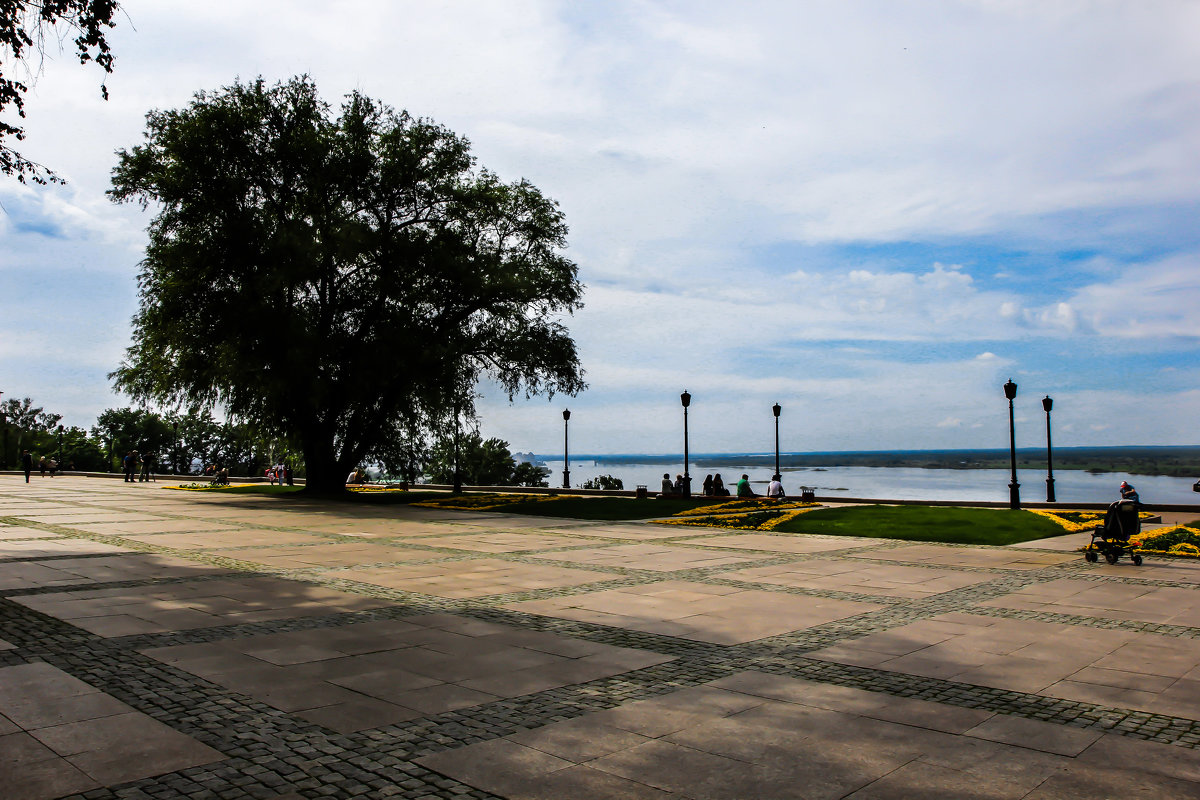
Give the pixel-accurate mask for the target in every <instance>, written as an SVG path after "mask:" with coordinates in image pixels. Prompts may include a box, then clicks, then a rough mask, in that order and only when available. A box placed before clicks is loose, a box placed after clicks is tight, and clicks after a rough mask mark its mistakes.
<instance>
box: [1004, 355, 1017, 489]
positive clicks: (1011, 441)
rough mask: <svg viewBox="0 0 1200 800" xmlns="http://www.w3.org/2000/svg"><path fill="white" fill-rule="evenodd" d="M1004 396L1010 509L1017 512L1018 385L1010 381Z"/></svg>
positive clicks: (1005, 388)
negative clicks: (1015, 414) (1015, 415)
mask: <svg viewBox="0 0 1200 800" xmlns="http://www.w3.org/2000/svg"><path fill="white" fill-rule="evenodd" d="M1004 396H1005V397H1007V398H1008V457H1009V463H1010V464H1011V465H1012V481H1011V482H1010V483H1009V484H1008V507H1009V508H1011V509H1013V510H1014V511H1017V510H1019V509H1020V508H1021V484H1019V483H1017V429H1016V425H1015V423H1014V422H1013V399H1014V398H1016V396H1017V385H1016V384H1015V383H1013V382H1012V378H1009V379H1008V383H1006V384H1004Z"/></svg>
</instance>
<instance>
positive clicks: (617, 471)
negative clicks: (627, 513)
mask: <svg viewBox="0 0 1200 800" xmlns="http://www.w3.org/2000/svg"><path fill="white" fill-rule="evenodd" d="M544 464H545V466H546V467H548V468H549V469H550V471H551V472H550V477H549V479H548V481H549V483H550V485H551V486H561V485H562V477H563V476H562V469H563V462H562V460H561V459H560V460H558V461H552V460H546V461H545V462H544ZM682 471H683V463H682V462H680V463H679V464H631V463H624V462H618V463H605V462H604V461H603V459H594V460H593V459H587V460H580V461H576V460H574V459H572V461H571V486H573V487H579V486H580V485H581V484H582V483H583V482H584V481H586V480H588V479H590V478H594V477H596V476H598V475H612V476H614V477H617V478H620V479H621V480H622V481H623V482H624V484H625V488H626V489H634V488H636V487H637V486H638V484H642V485H644V486H647V487H649V489H650V491H652V492H656V491H658V489H659V487H660V486H661V485H662V476H663V473H664V472H667V473H669V474H670V475H671V478H672V479H674V477H675V476H676V475H677V474H679V473H681V472H682ZM771 472H772V470H771V469H770V468H764V467H761V466H758V467H747V466H743V465H739V464H738V463H737V461H736V459H731V460H730V461H729V462H728V464H724V463H723V464H722V465H721V466H719V467H705V468H704V469H703V471H702V470H700V469H698V468H693V469H692V471H691V475H692V489H693V491H694V492H696V493H699V492H700V491H701V484H702V483H703V482H704V476H705V475H708V474H710V473H720V475H721V477H722V479H724V481H725V485H726V486H727V487H729V488H730V489H731V490H732V488H733V485H734V484H735V483H737V480H738V478H740V477H741V476H742V474H743V473H745V474H747V475H749V476H750V481H751V483H752V484H754V486H755V491H756V492H758V493H760V494H761V493H762V492H763V491H764V489H765V486H766V484H767V481H769V480H770V477H771ZM1009 478H1010V473H1009V471H1008V470H1006V469H961V470H960V469H921V468H919V467H796V468H792V469H788V468H784V470H783V487H784V489H785V490H786V491H787V492H788V493H789V494H799V493H800V490H801V488H802V487H809V488H813V489H815V490H816V493H817V494H818V495H820V496H822V497H829V498H836V497H838V496H839V495H840V496H842V497H862V498H877V499H881V500H956V501H957V500H962V501H992V502H1007V500H1008V481H1009ZM1017 480H1018V482H1019V483H1020V484H1021V499H1023V500H1025V501H1027V502H1040V501H1044V500H1045V499H1046V473H1045V472H1044V471H1035V470H1019V471H1018V472H1017ZM1121 481H1129V482H1130V483H1131V484H1133V485H1134V486H1135V487H1137V490H1138V493H1139V494H1140V495H1141V498H1142V502H1143V503H1164V504H1168V503H1169V504H1176V503H1183V504H1190V505H1196V506H1200V493H1196V492H1193V491H1192V483H1193V480H1192V479H1189V478H1171V477H1167V476H1163V475H1131V474H1129V473H1125V472H1105V473H1101V474H1093V473H1090V472H1084V471H1082V470H1060V471H1058V472H1055V474H1054V491H1055V494H1056V495H1057V499H1058V502H1059V503H1071V502H1075V503H1107V502H1111V501H1113V500H1117V499H1119V493H1118V487H1119V486H1120V485H1121Z"/></svg>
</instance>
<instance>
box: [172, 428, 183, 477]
mask: <svg viewBox="0 0 1200 800" xmlns="http://www.w3.org/2000/svg"><path fill="white" fill-rule="evenodd" d="M171 466H172V467H173V468H174V470H175V474H176V475H178V474H180V472H181V470H180V468H179V423H178V422H173V423H171Z"/></svg>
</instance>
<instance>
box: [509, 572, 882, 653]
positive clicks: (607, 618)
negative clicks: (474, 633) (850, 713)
mask: <svg viewBox="0 0 1200 800" xmlns="http://www.w3.org/2000/svg"><path fill="white" fill-rule="evenodd" d="M508 607H509V608H512V609H514V610H516V611H524V612H527V613H531V614H545V615H548V616H554V617H562V618H563V619H573V620H579V621H581V622H592V623H595V624H598V625H610V626H613V627H618V628H629V629H631V630H636V631H645V632H647V633H657V634H662V635H665V636H677V637H680V638H683V639H695V640H698V641H703V642H713V643H715V644H739V643H743V642H750V641H753V640H755V639H762V638H764V637H766V636H774V635H777V634H780V633H790V632H792V631H797V630H800V629H802V628H807V627H811V626H814V625H820V624H822V623H825V622H829V621H831V620H836V619H842V618H845V617H850V616H855V615H857V614H862V613H866V612H868V611H873V610H876V609H878V608H880V606H878V605H872V604H869V603H859V602H854V601H849V600H834V599H825V598H814V597H795V596H792V595H786V594H776V593H772V592H763V591H756V590H753V589H737V588H733V587H727V586H714V585H711V584H704V583H693V582H689V581H663V582H660V583H652V584H649V585H646V586H633V587H628V588H621V589H609V590H607V591H601V592H590V593H586V594H577V595H572V596H571V597H564V598H555V599H547V600H530V601H527V602H523V603H514V604H511V605H509V606H508Z"/></svg>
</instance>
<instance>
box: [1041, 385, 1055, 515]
mask: <svg viewBox="0 0 1200 800" xmlns="http://www.w3.org/2000/svg"><path fill="white" fill-rule="evenodd" d="M1053 407H1054V401H1053V400H1051V399H1050V395H1046V396H1045V397H1043V398H1042V408H1043V409H1044V410H1045V412H1046V502H1047V503H1053V502H1055V499H1054V459H1053V451H1052V448H1051V447H1050V409H1051V408H1053Z"/></svg>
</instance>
